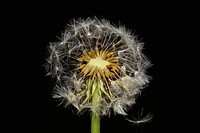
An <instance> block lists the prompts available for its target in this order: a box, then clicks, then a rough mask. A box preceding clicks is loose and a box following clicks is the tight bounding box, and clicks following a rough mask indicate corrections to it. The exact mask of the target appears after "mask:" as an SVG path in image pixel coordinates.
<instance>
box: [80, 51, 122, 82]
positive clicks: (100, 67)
mask: <svg viewBox="0 0 200 133" xmlns="http://www.w3.org/2000/svg"><path fill="white" fill-rule="evenodd" d="M78 60H79V66H78V69H80V72H81V74H82V75H83V76H84V77H85V78H86V77H90V78H92V79H99V80H100V79H101V80H102V81H105V82H106V83H108V82H109V81H110V80H113V79H116V78H118V77H119V73H120V70H121V68H120V66H119V64H118V59H117V58H116V57H115V56H114V53H113V52H110V51H102V50H100V51H99V49H98V48H96V49H95V50H93V49H92V50H90V51H88V52H86V53H85V54H84V55H82V56H81V57H80V58H79V59H78Z"/></svg>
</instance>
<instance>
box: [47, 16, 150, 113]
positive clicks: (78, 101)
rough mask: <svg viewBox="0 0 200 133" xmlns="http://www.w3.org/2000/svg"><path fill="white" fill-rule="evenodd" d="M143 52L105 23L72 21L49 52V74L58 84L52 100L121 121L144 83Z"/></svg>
mask: <svg viewBox="0 0 200 133" xmlns="http://www.w3.org/2000/svg"><path fill="white" fill-rule="evenodd" d="M142 48H143V43H141V42H139V41H138V40H137V39H136V37H135V36H134V35H132V34H131V33H129V32H128V31H126V30H125V28H124V27H119V28H117V27H115V26H112V25H111V24H110V23H109V21H107V20H98V19H97V18H94V19H92V18H88V19H86V20H82V19H79V20H77V21H75V20H74V21H73V23H71V24H69V26H68V27H67V28H66V31H65V32H64V33H63V36H62V39H61V41H60V42H56V43H51V45H50V46H49V49H50V51H49V53H50V56H49V58H48V59H47V62H48V64H49V66H48V67H47V68H48V74H51V75H52V76H55V77H57V79H58V82H57V85H56V86H57V87H56V88H55V90H54V92H53V97H54V98H59V99H61V101H62V104H64V105H65V106H67V105H70V104H72V105H73V106H74V107H75V108H77V110H78V111H79V112H80V111H82V110H83V109H89V110H91V111H93V112H94V113H99V114H100V115H110V112H111V110H113V111H114V112H115V113H117V114H122V115H126V110H127V109H128V107H130V106H132V105H133V104H135V100H136V95H138V93H140V91H141V89H143V88H144V87H145V86H146V85H147V84H148V83H149V77H148V76H147V75H146V74H145V72H146V69H147V68H148V67H149V66H150V62H149V61H148V60H147V58H146V57H145V56H144V55H143V53H142ZM95 95H96V99H95V101H96V102H95V103H94V97H95ZM94 105H95V106H94Z"/></svg>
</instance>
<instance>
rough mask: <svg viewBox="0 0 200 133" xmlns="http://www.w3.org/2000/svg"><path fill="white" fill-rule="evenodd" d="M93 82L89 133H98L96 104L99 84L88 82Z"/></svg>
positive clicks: (98, 124) (98, 98)
mask: <svg viewBox="0 0 200 133" xmlns="http://www.w3.org/2000/svg"><path fill="white" fill-rule="evenodd" d="M90 82H93V86H92V91H93V95H92V116H91V133H100V107H99V106H98V102H99V100H100V97H101V96H100V87H101V83H100V81H97V80H90Z"/></svg>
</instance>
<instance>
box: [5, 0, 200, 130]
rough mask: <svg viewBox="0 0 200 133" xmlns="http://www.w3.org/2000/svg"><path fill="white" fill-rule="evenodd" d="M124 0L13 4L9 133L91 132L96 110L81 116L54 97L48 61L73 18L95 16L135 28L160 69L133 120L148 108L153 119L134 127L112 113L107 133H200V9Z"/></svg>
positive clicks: (8, 47)
mask: <svg viewBox="0 0 200 133" xmlns="http://www.w3.org/2000/svg"><path fill="white" fill-rule="evenodd" d="M122 2H123V1H115V2H113V3H112V2H111V3H108V2H101V1H96V2H95V3H85V2H82V3H80V2H78V1H75V2H74V3H72V2H66V3H58V2H54V3H51V4H50V3H49V2H48V3H39V2H38V3H31V2H30V3H17V4H16V5H15V3H12V7H11V6H7V7H8V8H5V10H4V11H2V13H3V15H4V17H5V18H3V19H2V21H3V22H5V23H4V24H3V25H2V26H3V27H2V29H5V32H4V36H5V37H4V38H3V39H4V40H5V42H4V43H2V46H1V51H2V52H1V54H2V57H3V59H2V62H1V64H2V66H3V67H5V68H3V69H2V73H3V76H2V77H3V79H4V80H3V82H2V87H1V88H2V90H3V92H2V93H1V94H2V98H3V100H2V110H3V111H2V112H4V113H2V115H3V116H2V121H3V123H4V124H3V133H4V132H5V133H10V132H12V133H13V132H15V133H32V132H33V133H71V132H74V133H76V132H82V133H89V132H90V114H89V113H85V114H84V115H81V116H79V115H76V110H75V109H73V107H69V108H63V107H62V106H58V103H59V102H57V101H56V100H55V99H53V98H52V96H51V92H52V90H53V85H54V82H53V80H52V79H51V78H50V77H46V76H45V74H46V72H45V70H44V67H43V64H44V63H45V58H46V57H47V56H48V52H47V46H48V45H49V42H54V41H58V37H60V34H61V32H63V31H64V30H65V27H66V24H67V23H68V22H69V21H70V20H72V19H77V18H79V17H80V18H87V17H93V16H96V17H97V18H105V19H108V20H110V21H111V23H114V24H116V25H118V24H119V23H120V24H121V25H125V26H126V27H127V29H131V30H132V32H133V33H135V34H136V35H138V39H139V40H141V41H143V42H145V45H144V51H143V52H144V54H145V55H146V56H147V57H148V58H149V59H150V60H152V64H153V66H152V67H151V68H149V69H148V71H147V72H148V75H150V76H152V80H151V82H150V84H149V86H148V87H147V88H145V89H144V91H143V92H142V95H141V96H140V97H138V99H137V104H136V105H135V106H133V107H132V108H131V109H130V110H129V112H128V113H129V115H128V116H127V117H128V118H129V119H133V118H134V117H137V116H138V111H141V110H142V108H143V111H144V115H145V114H148V113H151V114H152V115H153V116H154V117H153V119H152V121H151V122H150V123H145V124H141V125H134V124H132V123H129V122H128V121H126V120H125V119H124V117H122V116H119V115H117V116H115V115H111V117H110V118H108V117H103V118H102V120H101V132H102V133H111V132H117V133H135V132H136V133H143V132H144V133H165V132H166V133H167V132H181V133H183V132H184V133H197V132H200V128H199V118H200V115H199V112H200V110H199V108H198V106H199V100H198V99H199V93H198V89H199V84H198V79H199V63H198V62H199V59H198V56H199V49H198V48H197V46H198V44H199V42H198V41H196V40H197V39H198V34H199V33H198V30H197V24H198V22H197V18H198V15H197V14H198V12H197V8H196V6H195V4H191V3H169V2H168V3H167V2H162V3H156V2H155V3H152V2H151V3H150V2H149V3H145V2H144V3H142V2H141V3H136V2H134V1H133V2H123V3H122ZM90 4H91V5H90ZM8 5H10V4H8ZM3 46H4V47H3ZM3 64H4V65H3ZM4 75H5V76H4ZM4 91H5V92H4Z"/></svg>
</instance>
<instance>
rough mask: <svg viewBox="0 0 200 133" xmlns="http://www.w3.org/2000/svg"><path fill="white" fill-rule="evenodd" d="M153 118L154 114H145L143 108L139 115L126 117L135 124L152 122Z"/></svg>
mask: <svg viewBox="0 0 200 133" xmlns="http://www.w3.org/2000/svg"><path fill="white" fill-rule="evenodd" d="M152 119H153V115H152V114H150V113H149V114H147V115H144V114H143V109H142V111H141V112H140V113H138V116H137V117H134V118H132V120H130V119H128V118H126V120H127V121H129V122H131V123H133V124H135V125H140V124H144V123H147V122H150V121H151V120H152Z"/></svg>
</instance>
